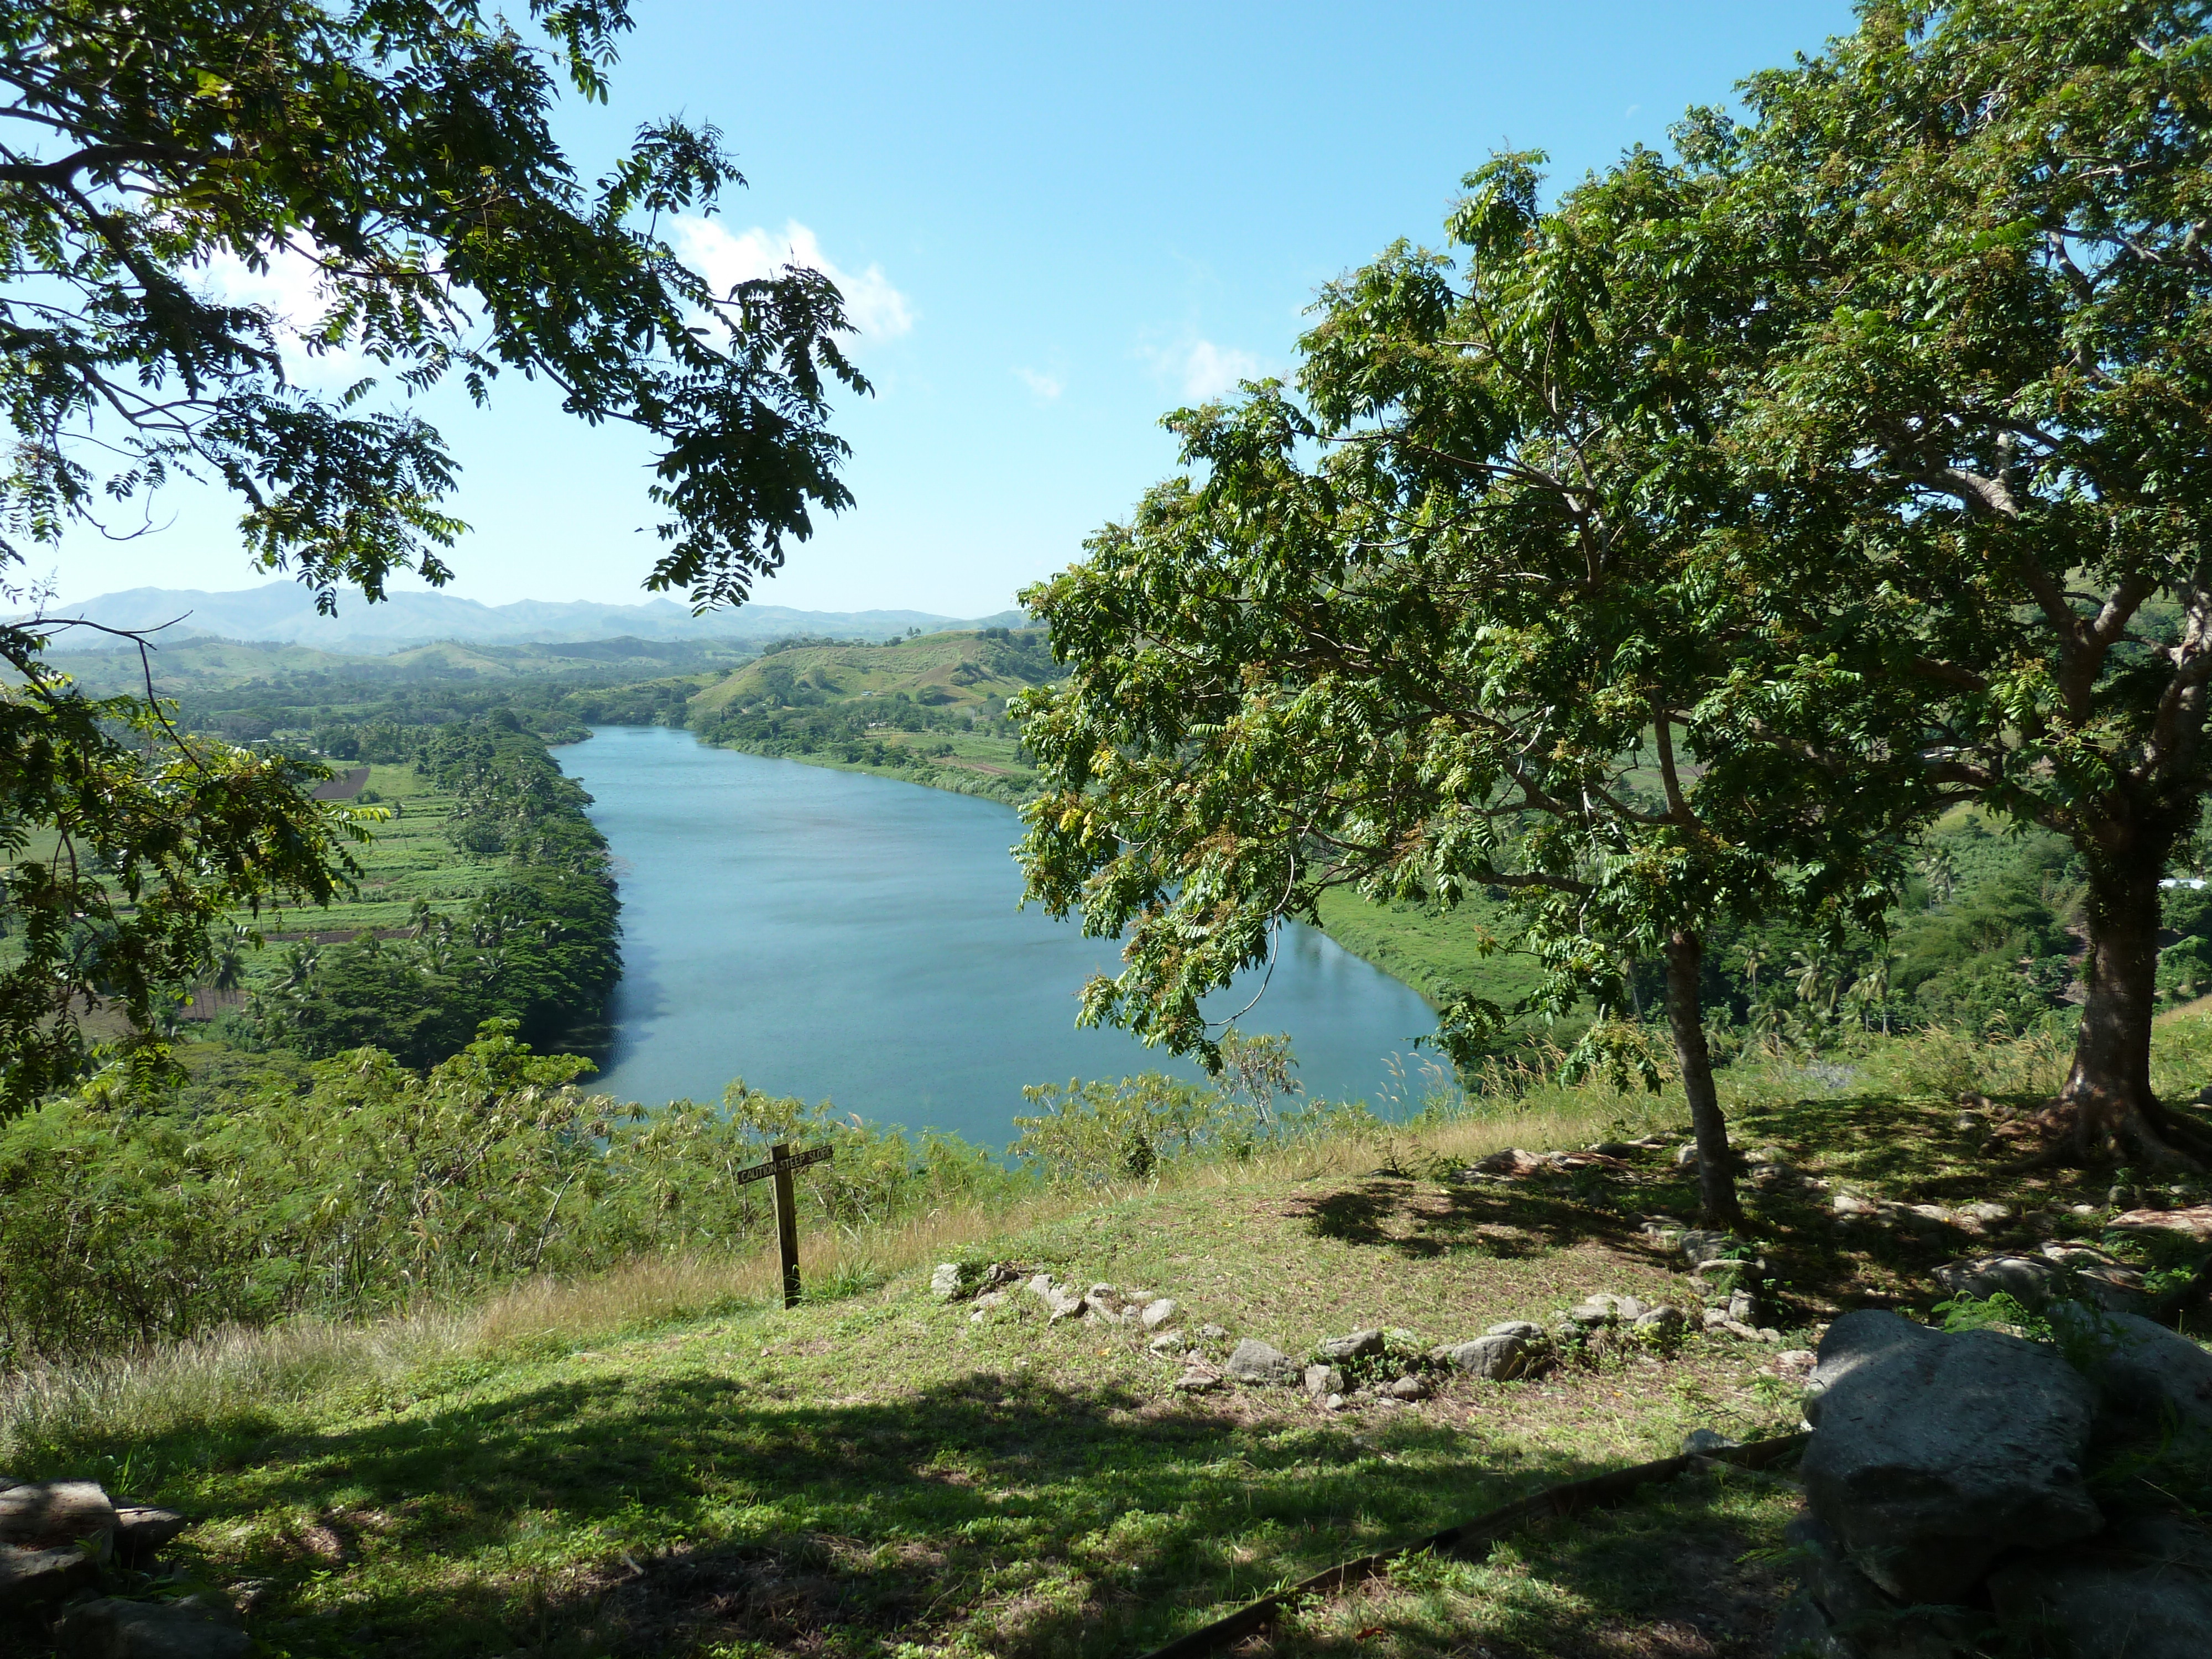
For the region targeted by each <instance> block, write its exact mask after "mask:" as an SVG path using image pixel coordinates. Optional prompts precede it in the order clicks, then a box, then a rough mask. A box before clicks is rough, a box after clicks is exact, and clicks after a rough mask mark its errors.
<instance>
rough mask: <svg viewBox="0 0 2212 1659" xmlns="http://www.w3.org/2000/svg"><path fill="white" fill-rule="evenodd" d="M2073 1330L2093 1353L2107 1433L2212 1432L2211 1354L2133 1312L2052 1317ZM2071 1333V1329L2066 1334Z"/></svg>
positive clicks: (2092, 1366)
mask: <svg viewBox="0 0 2212 1659" xmlns="http://www.w3.org/2000/svg"><path fill="white" fill-rule="evenodd" d="M2054 1322H2063V1323H2067V1324H2069V1325H2072V1326H2074V1327H2075V1328H2076V1329H2077V1331H2078V1334H2079V1337H2080V1338H2081V1346H2087V1348H2089V1350H2090V1351H2091V1353H2092V1355H2093V1358H2091V1359H2090V1360H2089V1362H2088V1370H2089V1374H2090V1376H2092V1377H2093V1378H2094V1379H2095V1381H2096V1383H2097V1386H2098V1389H2099V1390H2100V1393H2101V1394H2102V1395H2103V1396H2104V1402H2103V1409H2102V1411H2101V1412H2100V1423H2099V1427H2100V1429H2101V1430H2103V1431H2106V1432H2107V1433H2116V1434H2121V1435H2147V1436H2162V1435H2166V1434H2168V1433H2172V1434H2175V1435H2177V1436H2180V1437H2191V1438H2193V1437H2207V1436H2212V1353H2208V1352H2206V1351H2205V1350H2204V1349H2203V1348H2202V1347H2200V1346H2197V1344H2196V1343H2194V1342H2192V1341H2191V1340H2189V1339H2188V1338H2187V1337H2185V1336H2184V1335H2182V1334H2180V1333H2179V1332H2178V1331H2170V1330H2168V1329H2166V1327H2165V1326H2163V1325H2160V1324H2156V1323H2154V1322H2152V1321H2150V1320H2148V1319H2144V1318H2142V1317H2141V1316H2138V1315H2136V1314H2098V1315H2088V1316H2081V1317H2078V1318H2075V1319H2072V1320H2055V1321H2054ZM2069 1334H2072V1333H2069Z"/></svg>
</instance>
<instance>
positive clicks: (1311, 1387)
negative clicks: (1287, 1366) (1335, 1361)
mask: <svg viewBox="0 0 2212 1659" xmlns="http://www.w3.org/2000/svg"><path fill="white" fill-rule="evenodd" d="M1306 1392H1307V1393H1308V1394H1310V1395H1315V1396H1316V1397H1318V1396H1320V1395H1325V1394H1342V1393H1343V1392H1344V1373H1343V1372H1342V1371H1340V1370H1337V1368H1336V1367H1335V1366H1334V1365H1309V1366H1307V1367H1306Z"/></svg>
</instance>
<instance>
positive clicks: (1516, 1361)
mask: <svg viewBox="0 0 2212 1659" xmlns="http://www.w3.org/2000/svg"><path fill="white" fill-rule="evenodd" d="M1537 1352H1539V1350H1538V1349H1537V1348H1536V1347H1535V1346H1534V1342H1533V1341H1532V1340H1531V1339H1529V1338H1528V1337H1525V1336H1518V1335H1515V1334H1510V1333H1501V1334H1493V1335H1490V1336H1478V1337H1476V1338H1475V1339H1474V1341H1472V1342H1462V1343H1459V1344H1456V1345H1455V1346H1451V1347H1448V1348H1445V1349H1443V1350H1441V1351H1440V1352H1439V1353H1438V1355H1437V1358H1440V1359H1442V1360H1443V1362H1444V1364H1448V1365H1449V1366H1450V1367H1451V1368H1452V1369H1453V1370H1459V1371H1469V1372H1472V1373H1473V1374H1474V1375H1475V1376H1483V1377H1488V1378H1489V1379H1491V1380H1492V1382H1498V1383H1503V1382H1505V1381H1508V1380H1510V1378H1513V1377H1516V1376H1525V1375H1527V1373H1528V1369H1529V1366H1530V1365H1531V1364H1533V1363H1534V1359H1535V1356H1536V1354H1537Z"/></svg>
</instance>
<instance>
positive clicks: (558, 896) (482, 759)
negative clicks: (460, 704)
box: [257, 710, 622, 1067]
mask: <svg viewBox="0 0 2212 1659" xmlns="http://www.w3.org/2000/svg"><path fill="white" fill-rule="evenodd" d="M416 765H417V769H418V770H420V771H421V772H422V773H423V774H424V775H427V776H429V777H431V778H432V779H434V780H435V781H436V782H437V784H438V785H439V787H441V788H442V789H444V790H446V791H447V792H449V793H451V794H453V796H454V797H455V799H456V803H457V804H456V806H455V808H454V811H453V814H452V815H451V817H449V818H448V820H447V825H448V829H447V833H448V834H449V835H450V836H451V837H452V839H453V845H454V850H455V851H456V852H458V853H460V854H463V855H465V856H472V857H477V858H485V859H503V860H505V861H506V863H507V870H506V872H505V873H504V875H502V877H501V879H500V880H499V881H498V882H496V883H495V884H493V885H492V886H490V887H489V888H487V889H486V890H484V891H483V893H482V894H481V895H479V896H477V899H476V900H475V902H473V903H471V905H470V907H469V908H468V910H467V911H466V913H465V915H463V916H462V917H461V918H460V920H459V921H458V922H456V921H453V919H452V918H450V917H447V916H444V915H436V914H434V913H432V912H431V911H430V910H429V909H428V908H427V907H418V910H417V914H416V921H415V927H414V937H413V938H412V939H398V940H393V939H377V938H376V937H374V935H368V936H366V937H364V938H362V939H358V940H356V941H355V942H354V943H352V944H349V945H341V946H338V947H337V948H335V949H329V950H321V951H313V950H311V949H309V948H308V947H305V946H301V947H295V951H294V953H293V956H292V957H291V959H290V961H291V972H290V974H289V976H288V979H287V981H286V982H285V983H284V984H283V985H281V986H279V987H276V988H275V989H274V990H272V991H270V992H269V993H267V994H264V995H263V996H262V997H261V998H260V1000H259V1002H258V1008H257V1013H258V1026H259V1032H260V1035H261V1036H262V1037H263V1038H264V1040H266V1041H270V1042H278V1043H283V1044H286V1045H289V1046H291V1047H294V1048H298V1049H299V1050H300V1051H301V1053H303V1054H308V1055H310V1056H312V1057H314V1058H318V1059H321V1058H327V1057H329V1056H331V1055H334V1054H340V1053H343V1052H344V1051H345V1050H348V1049H352V1048H365V1047H374V1048H382V1049H385V1050H386V1051H387V1052H389V1053H391V1054H393V1055H395V1056H396V1057H398V1060H400V1061H401V1062H402V1063H403V1064H404V1065H408V1066H417V1067H420V1066H429V1065H432V1064H435V1062H436V1061H438V1060H443V1059H444V1058H446V1056H447V1055H449V1054H453V1053H454V1052H456V1051H457V1050H458V1049H459V1048H461V1047H462V1046H463V1045H464V1044H465V1043H466V1042H468V1041H469V1038H470V1036H471V1034H472V1033H473V1032H474V1031H475V1030H476V1029H477V1025H478V1024H481V1023H483V1021H485V1020H488V1019H507V1020H511V1021H513V1022H514V1023H515V1025H516V1028H517V1030H519V1032H520V1035H521V1036H522V1038H523V1039H524V1040H525V1041H526V1042H532V1043H537V1044H539V1045H541V1046H542V1045H545V1044H550V1043H556V1042H564V1041H565V1042H571V1043H574V1042H577V1041H579V1030H580V1028H588V1027H591V1026H592V1025H594V1024H597V1023H598V1021H599V1018H600V1017H601V1012H602V1009H603V1007H604V1006H605V1001H606V999H607V997H608V995H609V994H611V992H612V991H613V989H614V987H615V984H616V981H617V980H618V979H619V978H620V977H621V974H622V954H621V950H620V947H619V945H617V939H618V938H619V937H620V934H621V931H622V930H621V924H620V922H619V920H618V914H619V906H618V904H617V897H616V891H615V883H614V879H613V878H612V876H611V874H610V873H609V871H608V868H607V855H606V842H605V839H604V838H603V837H602V836H600V835H599V831H598V829H595V828H594V827H593V826H592V823H591V820H590V819H589V818H587V817H585V815H584V807H585V806H586V805H588V804H589V802H590V799H591V798H590V797H589V796H588V795H586V793H584V791H583V788H582V787H581V786H580V785H579V784H578V783H577V782H576V781H574V779H572V778H569V777H567V776H565V775H562V772H561V770H560V769H559V768H558V767H557V766H556V765H555V764H554V763H553V760H552V758H551V757H550V756H549V755H548V754H547V753H546V751H545V747H544V744H543V742H542V741H540V740H539V739H538V738H537V737H535V736H534V735H532V734H530V733H527V732H524V731H523V730H522V729H521V726H520V721H519V720H516V719H515V717H514V716H513V714H512V713H511V712H508V711H504V710H502V711H501V712H500V713H499V714H494V715H493V716H491V717H489V718H488V719H485V720H474V721H469V722H466V723H465V724H462V725H459V726H451V727H447V728H445V729H443V730H441V731H440V732H438V733H437V735H436V736H435V738H434V739H433V740H432V741H431V742H430V744H428V747H427V748H426V749H425V750H424V752H423V755H422V759H421V760H420V761H418V762H417V763H416Z"/></svg>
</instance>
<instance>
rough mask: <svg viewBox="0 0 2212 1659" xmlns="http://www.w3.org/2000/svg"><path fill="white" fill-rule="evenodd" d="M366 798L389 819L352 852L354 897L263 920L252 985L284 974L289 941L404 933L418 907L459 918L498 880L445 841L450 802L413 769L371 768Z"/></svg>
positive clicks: (491, 865) (496, 865) (493, 867)
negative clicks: (373, 797) (304, 937)
mask: <svg viewBox="0 0 2212 1659" xmlns="http://www.w3.org/2000/svg"><path fill="white" fill-rule="evenodd" d="M367 792H368V793H374V794H375V795H376V796H378V797H379V798H380V799H378V800H376V801H374V802H373V803H371V805H372V806H377V807H381V808H383V809H384V810H385V811H386V814H387V816H386V817H385V818H384V819H383V820H382V821H380V822H377V823H371V824H370V825H369V826H368V828H369V829H370V832H371V834H372V836H373V839H372V840H371V841H370V842H368V844H367V845H365V846H358V847H354V848H351V849H350V850H351V851H352V854H353V856H354V859H355V861H356V863H358V864H359V865H360V866H361V875H360V878H359V879H358V881H357V882H356V892H355V893H354V895H353V896H351V897H349V898H343V899H341V900H339V901H337V902H335V903H332V904H330V905H327V906H321V907H302V908H293V909H286V910H281V911H273V912H269V913H266V914H264V915H263V917H262V918H261V920H260V923H259V926H260V927H261V929H262V932H263V935H264V938H266V939H268V940H269V943H268V944H267V945H264V947H263V948H262V949H261V950H259V951H253V952H252V953H251V954H250V956H249V958H248V969H247V975H248V980H249V982H252V983H258V982H259V981H262V980H264V979H266V978H268V977H269V976H270V975H274V974H276V973H278V972H280V971H281V958H282V957H283V954H284V952H285V951H286V950H288V949H289V943H288V938H289V937H296V936H298V935H301V934H304V933H313V934H314V935H316V936H318V937H322V936H325V935H328V934H333V933H343V934H344V935H345V936H347V937H348V938H352V937H354V936H356V935H357V934H359V933H362V932H363V931H364V930H368V929H372V928H373V929H378V930H386V931H390V930H398V929H402V928H404V927H407V926H408V925H409V918H410V915H411V914H412V912H413V909H414V906H415V902H416V900H418V899H420V900H422V901H423V902H427V903H428V905H429V906H430V908H432V909H433V910H435V911H438V912H440V913H441V914H443V915H459V914H460V913H461V912H463V911H464V910H465V909H467V908H468V907H469V905H470V903H471V902H472V901H473V900H474V899H475V898H476V897H477V895H478V894H479V893H481V892H482V891H483V890H484V889H485V888H486V887H487V886H489V885H490V884H492V883H493V882H495V881H496V880H497V879H498V878H499V874H500V869H501V866H500V862H499V861H498V860H493V859H477V858H471V857H469V856H468V855H467V854H463V853H458V852H456V851H454V849H453V842H450V841H448V840H447V837H446V818H447V813H448V812H449V811H451V810H452V807H453V800H452V798H451V797H450V796H448V795H446V794H443V793H441V792H440V791H438V790H437V789H436V788H435V787H433V786H432V785H431V784H430V783H429V782H428V781H426V780H424V779H423V778H422V777H421V776H420V775H417V774H416V770H415V769H414V768H413V767H412V766H372V767H371V768H369V773H368V786H367ZM239 920H240V921H246V920H247V918H246V917H245V916H243V915H241V916H240V918H239Z"/></svg>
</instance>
